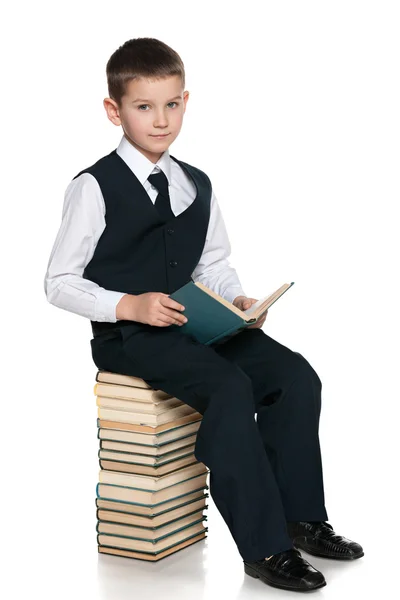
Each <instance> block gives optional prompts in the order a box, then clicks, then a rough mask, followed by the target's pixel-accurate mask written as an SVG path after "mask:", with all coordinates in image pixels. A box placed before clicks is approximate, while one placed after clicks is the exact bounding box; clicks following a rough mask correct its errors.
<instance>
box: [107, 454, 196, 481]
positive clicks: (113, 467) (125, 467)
mask: <svg viewBox="0 0 400 600" xmlns="http://www.w3.org/2000/svg"><path fill="white" fill-rule="evenodd" d="M197 462H198V460H197V459H196V457H195V456H194V454H193V452H192V453H191V454H189V455H188V456H186V457H185V458H177V459H176V460H171V461H170V462H168V463H167V464H164V465H161V466H158V465H156V466H155V467H151V466H147V465H139V464H136V463H127V462H121V461H116V460H103V459H100V460H99V465H100V468H101V469H104V470H106V471H117V472H119V473H129V474H134V475H150V476H153V475H154V476H155V477H159V476H161V475H166V474H167V473H171V472H174V471H176V470H177V469H179V468H181V467H186V466H187V465H192V464H195V463H197Z"/></svg>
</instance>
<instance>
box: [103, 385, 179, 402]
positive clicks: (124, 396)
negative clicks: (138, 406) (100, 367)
mask: <svg viewBox="0 0 400 600" xmlns="http://www.w3.org/2000/svg"><path fill="white" fill-rule="evenodd" d="M94 394H95V396H105V397H106V398H120V399H121V400H136V401H138V400H140V401H141V402H149V403H157V402H162V400H166V399H168V398H173V396H171V394H167V393H166V392H163V391H161V390H154V389H150V390H145V389H143V388H135V387H132V386H129V385H120V384H118V385H116V384H113V383H96V384H95V386H94Z"/></svg>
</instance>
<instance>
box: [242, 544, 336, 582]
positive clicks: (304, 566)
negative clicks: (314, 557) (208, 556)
mask: <svg viewBox="0 0 400 600" xmlns="http://www.w3.org/2000/svg"><path fill="white" fill-rule="evenodd" d="M243 562H244V571H245V573H247V575H250V577H255V578H256V579H261V581H263V582H264V583H267V584H268V585H271V586H272V587H276V588H281V589H283V590H292V591H294V592H308V591H310V590H315V589H317V588H320V587H323V586H324V585H326V581H325V578H324V576H323V575H322V573H320V571H317V570H316V569H314V567H313V566H311V565H310V563H308V562H307V561H306V560H304V558H303V557H302V556H301V554H300V552H299V551H298V550H296V549H295V548H290V549H289V550H284V551H283V552H279V553H278V554H274V556H272V558H270V559H269V560H265V559H262V560H256V561H255V562H248V561H243Z"/></svg>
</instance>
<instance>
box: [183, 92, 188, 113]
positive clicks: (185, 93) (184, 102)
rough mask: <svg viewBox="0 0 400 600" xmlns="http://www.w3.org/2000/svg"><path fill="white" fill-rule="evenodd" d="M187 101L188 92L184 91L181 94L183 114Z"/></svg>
mask: <svg viewBox="0 0 400 600" xmlns="http://www.w3.org/2000/svg"><path fill="white" fill-rule="evenodd" d="M188 100H189V92H188V91H187V90H186V91H185V92H183V108H184V110H183V112H185V110H186V104H187V101H188Z"/></svg>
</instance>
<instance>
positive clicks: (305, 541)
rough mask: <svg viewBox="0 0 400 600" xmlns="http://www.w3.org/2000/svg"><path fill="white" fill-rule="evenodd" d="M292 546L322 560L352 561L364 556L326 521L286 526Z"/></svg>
mask: <svg viewBox="0 0 400 600" xmlns="http://www.w3.org/2000/svg"><path fill="white" fill-rule="evenodd" d="M287 528H288V532H289V536H290V537H291V538H292V541H293V546H295V548H300V550H304V551H305V552H308V554H312V555H313V556H322V557H323V558H336V559H339V560H354V559H355V558H361V556H364V551H363V549H362V547H361V546H360V544H356V542H352V541H351V540H348V539H347V538H345V537H342V536H341V535H337V534H336V533H335V532H334V530H333V527H332V525H330V524H329V523H327V522H326V521H311V522H308V521H298V522H290V523H288V524H287Z"/></svg>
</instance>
